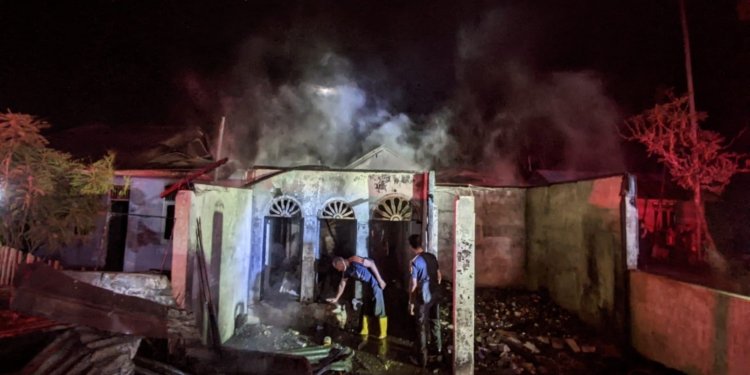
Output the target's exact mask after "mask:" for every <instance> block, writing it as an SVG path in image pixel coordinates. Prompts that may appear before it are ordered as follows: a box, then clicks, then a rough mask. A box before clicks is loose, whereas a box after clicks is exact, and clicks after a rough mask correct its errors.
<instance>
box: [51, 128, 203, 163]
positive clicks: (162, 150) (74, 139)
mask: <svg viewBox="0 0 750 375" xmlns="http://www.w3.org/2000/svg"><path fill="white" fill-rule="evenodd" d="M47 138H48V139H49V141H50V146H51V147H53V148H55V149H57V150H60V151H64V152H67V153H70V154H71V155H73V156H74V157H76V158H81V159H86V160H95V159H98V158H101V157H102V156H104V155H105V154H106V153H107V152H108V151H114V152H115V154H116V158H115V168H117V169H170V170H182V169H196V168H200V167H203V166H205V165H207V164H210V163H212V162H213V161H214V158H213V156H212V155H211V152H210V147H209V143H208V138H207V136H206V134H205V133H204V132H203V131H202V130H200V129H199V128H197V127H174V126H172V127H170V126H120V127H113V126H108V125H101V124H96V125H87V126H81V127H76V128H71V129H66V130H63V131H60V132H56V133H53V134H50V135H48V136H47Z"/></svg>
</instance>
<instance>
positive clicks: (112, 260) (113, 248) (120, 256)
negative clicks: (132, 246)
mask: <svg viewBox="0 0 750 375" xmlns="http://www.w3.org/2000/svg"><path fill="white" fill-rule="evenodd" d="M129 208H130V202H129V201H127V200H112V205H111V208H110V217H109V226H108V227H107V258H106V261H105V264H104V269H105V270H106V271H115V272H122V270H123V267H124V266H125V240H126V239H127V234H128V210H129Z"/></svg>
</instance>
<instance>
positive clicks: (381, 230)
mask: <svg viewBox="0 0 750 375" xmlns="http://www.w3.org/2000/svg"><path fill="white" fill-rule="evenodd" d="M412 229H413V228H412V222H409V221H382V220H373V221H370V247H369V252H370V254H369V256H370V258H372V259H373V260H375V263H376V264H377V265H378V269H379V270H380V274H381V276H382V277H383V279H384V280H385V281H386V282H387V283H388V285H387V286H386V288H385V291H384V292H385V293H384V294H385V311H386V314H387V315H388V325H389V328H388V331H389V334H390V335H392V336H396V337H399V338H402V339H406V340H413V339H414V334H415V330H414V327H415V322H414V317H412V316H410V315H409V314H408V313H407V306H408V304H409V293H408V288H409V264H410V262H411V259H412V257H413V255H412V252H411V250H410V249H409V245H408V238H409V235H410V234H411V233H419V231H418V230H417V231H415V232H413V231H412Z"/></svg>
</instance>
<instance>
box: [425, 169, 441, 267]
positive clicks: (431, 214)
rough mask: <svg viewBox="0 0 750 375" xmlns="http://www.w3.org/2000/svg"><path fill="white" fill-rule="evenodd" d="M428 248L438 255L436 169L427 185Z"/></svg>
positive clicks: (431, 173) (431, 172)
mask: <svg viewBox="0 0 750 375" xmlns="http://www.w3.org/2000/svg"><path fill="white" fill-rule="evenodd" d="M427 186H428V187H427V213H428V214H427V215H428V216H427V248H426V249H425V250H427V251H428V252H430V253H433V254H435V257H437V258H438V259H440V257H439V256H438V208H437V202H436V201H435V195H436V191H435V171H430V174H429V179H428V185H427Z"/></svg>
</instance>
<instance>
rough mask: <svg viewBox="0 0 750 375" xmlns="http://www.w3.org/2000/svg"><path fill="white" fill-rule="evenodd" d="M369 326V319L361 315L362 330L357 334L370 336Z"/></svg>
mask: <svg viewBox="0 0 750 375" xmlns="http://www.w3.org/2000/svg"><path fill="white" fill-rule="evenodd" d="M369 325H370V318H368V317H367V316H366V315H362V330H361V331H359V334H360V335H362V336H367V335H369V334H370V330H369V328H368V327H369Z"/></svg>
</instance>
